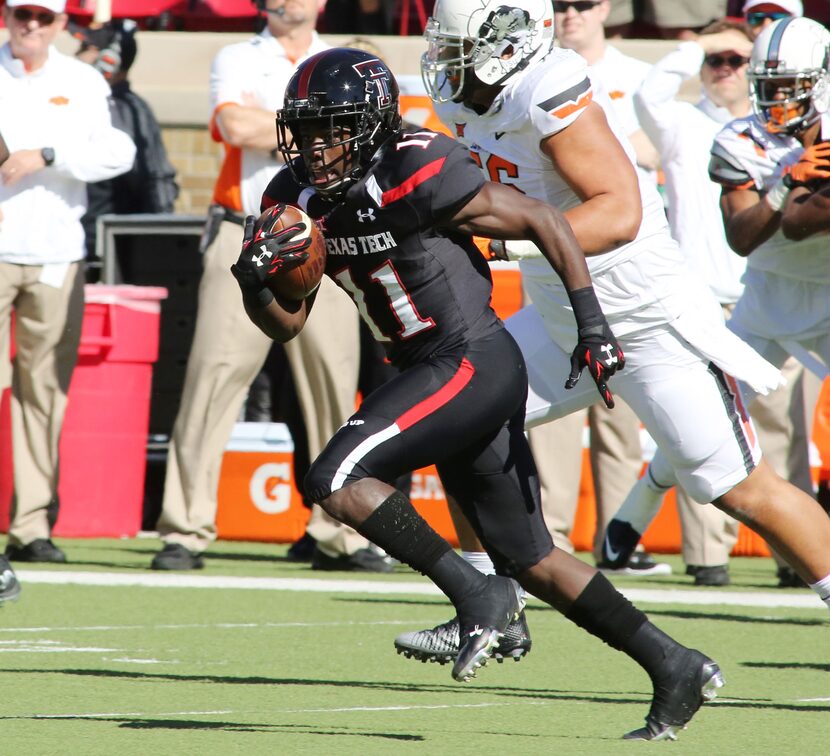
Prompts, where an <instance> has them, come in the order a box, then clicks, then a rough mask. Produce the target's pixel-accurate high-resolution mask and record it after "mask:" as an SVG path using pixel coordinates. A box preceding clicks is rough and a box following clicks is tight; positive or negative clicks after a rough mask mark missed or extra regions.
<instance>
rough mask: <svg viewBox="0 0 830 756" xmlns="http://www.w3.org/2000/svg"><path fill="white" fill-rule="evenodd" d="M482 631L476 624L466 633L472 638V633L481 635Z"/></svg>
mask: <svg viewBox="0 0 830 756" xmlns="http://www.w3.org/2000/svg"><path fill="white" fill-rule="evenodd" d="M483 633H484V628H483V627H479V626H478V625H476V626H475V627H474V628H473V629H472V630H470V632H469V633H467V635H469V636H470V637H471V638H472V637H473V636H474V635H482V634H483Z"/></svg>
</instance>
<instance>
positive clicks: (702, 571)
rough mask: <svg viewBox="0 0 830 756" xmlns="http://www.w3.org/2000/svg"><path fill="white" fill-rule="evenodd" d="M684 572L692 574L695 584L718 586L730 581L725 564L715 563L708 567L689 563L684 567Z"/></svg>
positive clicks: (727, 583)
mask: <svg viewBox="0 0 830 756" xmlns="http://www.w3.org/2000/svg"><path fill="white" fill-rule="evenodd" d="M686 574H687V575H693V576H694V579H695V585H704V586H715V587H719V586H724V585H729V583H730V579H729V567H728V566H727V565H725V564H715V565H712V566H710V567H701V566H699V565H696V564H690V565H689V566H688V567H686Z"/></svg>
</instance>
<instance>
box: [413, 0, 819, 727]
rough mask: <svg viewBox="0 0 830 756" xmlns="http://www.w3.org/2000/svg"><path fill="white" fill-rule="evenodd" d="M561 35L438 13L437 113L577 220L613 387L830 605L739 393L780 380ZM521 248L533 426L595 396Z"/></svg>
mask: <svg viewBox="0 0 830 756" xmlns="http://www.w3.org/2000/svg"><path fill="white" fill-rule="evenodd" d="M552 27H553V19H552V17H551V14H550V12H549V6H548V4H547V3H546V2H545V1H544V0H511V2H510V4H509V5H500V4H499V3H497V2H495V1H493V2H486V1H485V0H439V1H438V3H437V4H436V6H435V10H434V16H433V18H432V19H431V20H430V21H429V23H428V25H427V30H426V36H427V39H428V40H429V42H430V46H429V50H428V52H427V54H426V55H425V56H424V58H423V59H422V72H423V74H424V79H425V84H426V86H427V90H428V92H429V93H430V96H431V97H432V99H433V100H434V101H435V102H436V112H437V113H438V115H439V117H440V118H441V120H442V121H443V122H444V123H445V124H446V125H447V126H448V127H449V128H450V129H451V131H452V132H453V133H454V134H456V135H457V137H458V139H459V140H461V141H462V142H464V143H465V144H466V145H468V146H469V148H470V150H471V151H472V152H473V153H474V154H475V155H477V156H478V160H479V162H480V164H481V167H482V170H483V171H484V172H485V174H486V175H487V176H488V177H489V178H490V179H491V180H494V181H499V182H501V183H505V184H508V185H511V186H513V187H515V188H516V190H517V191H521V192H523V193H526V194H529V195H531V196H533V197H536V198H539V199H542V200H545V201H547V202H550V203H551V204H554V205H556V206H557V207H559V208H560V209H561V210H563V211H564V212H565V216H566V217H567V218H568V221H569V222H570V223H571V225H572V227H573V229H574V232H575V234H576V236H577V239H578V240H579V242H580V244H581V246H582V248H583V250H584V251H585V253H586V255H587V256H588V265H589V269H590V271H591V274H592V278H593V282H594V289H595V291H596V293H597V297H598V299H599V301H600V304H601V306H602V309H603V311H604V313H605V315H606V317H607V318H608V321H609V323H610V325H611V328H612V330H613V331H614V333H615V335H616V337H617V339H618V340H619V342H620V344H621V345H622V348H623V350H624V351H625V354H626V366H625V369H624V370H623V371H622V372H621V373H619V374H618V375H617V376H615V378H614V387H615V389H616V390H617V391H618V392H619V393H620V395H621V396H622V397H623V398H624V399H625V400H626V401H627V402H628V403H629V404H630V405H631V406H632V408H633V409H634V411H635V412H637V414H638V415H639V417H640V419H641V420H642V421H643V423H644V424H645V426H646V428H647V429H648V431H649V432H650V433H651V435H652V437H653V438H654V439H655V441H656V442H657V443H658V445H659V446H660V448H661V450H662V452H663V453H664V454H665V456H666V457H667V459H668V460H669V462H670V464H671V467H672V468H673V470H674V472H675V475H676V477H677V479H678V480H679V481H680V482H681V483H682V484H683V486H684V488H686V490H687V491H688V492H689V493H690V494H691V495H692V496H694V497H695V498H696V499H699V500H701V501H713V502H714V503H715V504H716V506H718V507H720V508H721V509H723V510H724V511H727V512H729V513H730V514H732V515H733V516H735V517H737V518H738V519H740V520H741V521H742V522H745V523H746V524H748V525H749V526H750V527H752V528H754V529H756V530H757V531H759V532H760V533H761V534H762V535H763V536H764V537H765V538H766V539H767V540H769V541H770V542H771V543H772V544H773V545H774V546H775V548H777V549H778V550H779V551H780V552H781V553H782V554H784V555H785V556H786V558H787V559H788V561H789V562H790V563H791V564H792V565H793V567H794V568H795V569H796V570H797V571H798V572H799V574H800V575H802V577H804V579H805V580H808V582H810V583H813V584H816V585H818V584H820V583H821V584H826V585H827V586H828V587H827V589H826V593H827V594H830V520H829V519H828V518H827V516H826V515H825V514H824V512H823V511H822V510H821V508H820V507H819V506H818V504H817V503H816V502H815V501H814V500H812V499H810V497H809V496H807V495H806V494H804V493H803V492H801V491H799V490H798V489H796V488H795V487H793V486H792V485H790V484H789V483H788V482H786V481H784V480H782V479H781V478H780V477H779V476H777V475H776V474H775V473H774V472H773V471H772V469H771V468H769V467H768V466H767V465H766V464H765V462H764V461H763V460H761V455H760V451H759V449H758V445H757V442H756V440H755V434H754V430H753V428H752V424H751V421H750V420H749V416H748V415H747V413H746V411H745V408H744V406H743V403H742V401H741V397H740V393H739V391H738V388H737V384H736V382H735V379H736V378H737V379H742V380H744V381H745V382H746V383H747V384H749V385H751V386H752V388H753V390H754V391H757V392H759V393H767V392H768V391H770V390H772V389H774V388H776V387H777V386H778V385H779V383H780V373H779V372H778V370H777V369H775V368H774V367H773V366H771V365H770V364H769V363H768V362H766V361H765V360H763V359H761V358H760V357H759V356H758V354H757V353H756V352H754V351H753V350H752V349H751V348H749V347H748V346H747V345H746V344H745V343H744V342H743V341H741V340H740V339H738V338H736V337H735V336H734V334H732V333H731V332H730V331H728V330H727V329H726V328H725V326H724V323H723V318H722V316H721V311H720V306H719V305H718V303H717V302H716V300H715V299H714V297H713V295H712V294H711V291H710V290H709V288H708V287H707V286H706V285H705V283H704V282H703V281H702V280H701V279H700V278H699V277H697V276H696V275H695V274H694V273H693V272H692V271H691V270H690V269H689V268H688V267H687V265H686V263H685V260H684V258H683V256H682V254H681V253H680V251H679V249H678V247H677V245H676V243H675V242H674V241H673V240H672V238H671V236H670V234H669V232H668V229H667V226H666V222H665V218H664V216H663V212H662V207H661V206H660V202H659V199H658V196H657V194H656V192H655V191H654V190H653V189H652V188H651V187H649V186H646V185H641V186H640V187H639V201H637V193H638V189H637V181H636V174H635V170H634V166H633V159H632V158H633V156H632V154H631V150H630V147H627V146H626V147H623V146H621V141H622V135H621V134H620V133H619V129H618V128H617V127H616V125H615V122H614V119H613V115H612V113H611V112H610V108H607V107H605V108H603V107H601V105H600V104H598V103H597V102H594V92H593V89H592V87H591V82H590V80H589V78H588V75H587V71H586V65H585V62H584V61H583V60H582V59H581V58H580V57H579V56H577V55H575V54H573V53H570V52H568V51H560V50H551V40H552V32H553V28H552ZM511 246H512V247H513V251H514V252H516V251H518V252H519V253H521V255H522V256H523V258H524V259H522V260H521V268H522V275H523V279H524V282H525V285H526V286H527V287H528V293H529V294H530V296H531V298H532V300H533V302H534V305H533V306H530V307H527V308H524V309H523V310H521V311H520V312H519V313H517V314H516V315H514V316H513V317H512V318H510V319H509V320H508V327H509V329H510V331H511V333H512V334H513V335H514V337H515V338H516V340H517V341H518V342H519V344H520V346H521V348H522V351H523V353H524V355H525V358H526V360H527V363H528V375H529V380H530V395H529V398H528V404H527V423H528V425H533V424H536V423H541V422H545V421H546V420H549V419H553V418H556V417H562V416H563V415H566V414H568V413H569V412H572V411H574V410H576V409H579V408H582V407H585V406H588V404H590V403H591V402H593V401H596V394H595V393H594V388H593V386H591V385H590V384H589V383H588V382H587V381H583V382H582V383H580V384H577V385H576V386H573V382H572V381H570V380H569V381H568V384H569V385H570V386H571V388H568V389H566V388H565V378H566V376H567V375H568V370H569V357H568V355H569V354H570V351H571V350H572V349H573V346H574V341H573V335H572V334H573V331H574V320H573V314H572V310H571V307H570V304H569V301H568V297H567V295H566V293H565V290H564V288H563V286H562V283H561V281H560V280H559V279H558V277H557V276H556V274H555V273H554V272H553V270H552V268H551V266H550V265H549V264H548V262H547V261H546V260H544V259H541V257H538V255H539V253H538V252H536V251H535V250H534V249H533V248H532V245H529V244H528V243H526V242H523V243H516V244H511V243H508V251H510V249H511ZM534 252H535V253H536V255H537V257H533V256H530V255H532V254H533V253H534ZM600 391H601V393H603V394H604V392H603V391H602V386H600ZM827 600H828V601H830V595H828V596H827ZM650 725H651V723H650V722H649V726H650ZM639 735H640V736H643V737H646V738H649V739H650V737H653V734H651V733H649V732H646V733H643V732H639Z"/></svg>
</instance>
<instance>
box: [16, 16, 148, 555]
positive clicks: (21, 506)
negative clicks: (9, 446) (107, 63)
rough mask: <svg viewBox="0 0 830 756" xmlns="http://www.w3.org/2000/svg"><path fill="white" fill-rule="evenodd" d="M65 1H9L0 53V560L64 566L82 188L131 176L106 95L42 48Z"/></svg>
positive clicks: (102, 85)
mask: <svg viewBox="0 0 830 756" xmlns="http://www.w3.org/2000/svg"><path fill="white" fill-rule="evenodd" d="M63 11H64V0H38V1H37V4H36V5H32V4H29V3H28V2H27V1H26V0H8V1H7V3H6V6H5V7H4V9H3V20H4V22H5V25H6V27H7V28H8V30H9V40H8V42H7V43H6V44H5V45H3V47H2V48H0V132H2V134H3V136H4V138H5V140H6V143H7V145H8V149H9V153H10V154H9V157H8V159H7V160H6V162H5V163H3V165H2V166H1V167H0V212H2V216H1V217H0V218H1V219H0V354H8V353H9V327H10V315H11V311H12V309H13V310H14V311H15V314H16V319H15V341H16V345H17V355H16V359H15V362H14V367H12V365H11V364H10V363H9V362H8V361H7V360H2V361H0V387H6V386H12V442H13V448H14V506H13V510H12V521H11V526H10V529H9V542H8V545H7V547H6V556H8V557H9V558H10V559H13V560H19V561H27V562H64V561H66V557H65V555H64V554H63V552H62V551H61V550H60V549H58V548H57V547H56V546H55V545H54V544H53V543H52V542H51V540H50V535H51V529H52V526H53V525H54V523H55V519H56V518H57V506H58V505H57V491H58V441H59V439H60V432H61V427H62V425H63V417H64V413H65V410H66V403H67V391H68V389H69V381H70V378H71V377H72V370H73V369H74V367H75V362H76V361H77V352H78V342H79V339H80V328H81V320H82V318H83V310H84V298H83V283H84V275H83V268H82V263H81V261H82V260H83V257H84V232H83V229H82V228H81V216H82V215H83V214H84V211H85V209H86V182H88V181H100V180H102V179H108V178H112V177H113V176H117V175H119V174H120V173H124V172H125V171H127V170H129V168H130V167H131V166H132V164H133V160H134V159H135V145H134V144H133V143H132V141H131V140H130V138H129V137H128V136H127V135H126V134H124V133H123V132H122V131H118V130H117V129H115V128H114V127H113V126H112V122H111V120H110V113H109V106H108V103H107V98H108V97H109V86H108V85H107V83H106V82H105V81H104V78H103V77H102V76H101V74H100V73H98V72H97V71H95V70H94V69H93V68H92V67H91V66H88V65H86V64H85V63H81V62H80V61H77V60H75V59H74V58H71V57H69V56H66V55H63V54H61V53H59V52H58V51H57V50H56V49H55V48H54V47H53V46H52V43H53V42H54V40H55V37H57V35H58V34H59V33H60V32H61V31H62V30H63V28H64V27H65V25H66V14H65V13H64V12H63Z"/></svg>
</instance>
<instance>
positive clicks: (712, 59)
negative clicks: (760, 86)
mask: <svg viewBox="0 0 830 756" xmlns="http://www.w3.org/2000/svg"><path fill="white" fill-rule="evenodd" d="M703 62H704V63H705V64H706V65H707V66H709V67H710V68H720V67H721V66H725V65H728V66H729V67H730V68H740V67H741V66H745V65H746V64H747V63H749V58H745V57H744V56H743V55H707V56H706V57H705V58H704V59H703Z"/></svg>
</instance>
